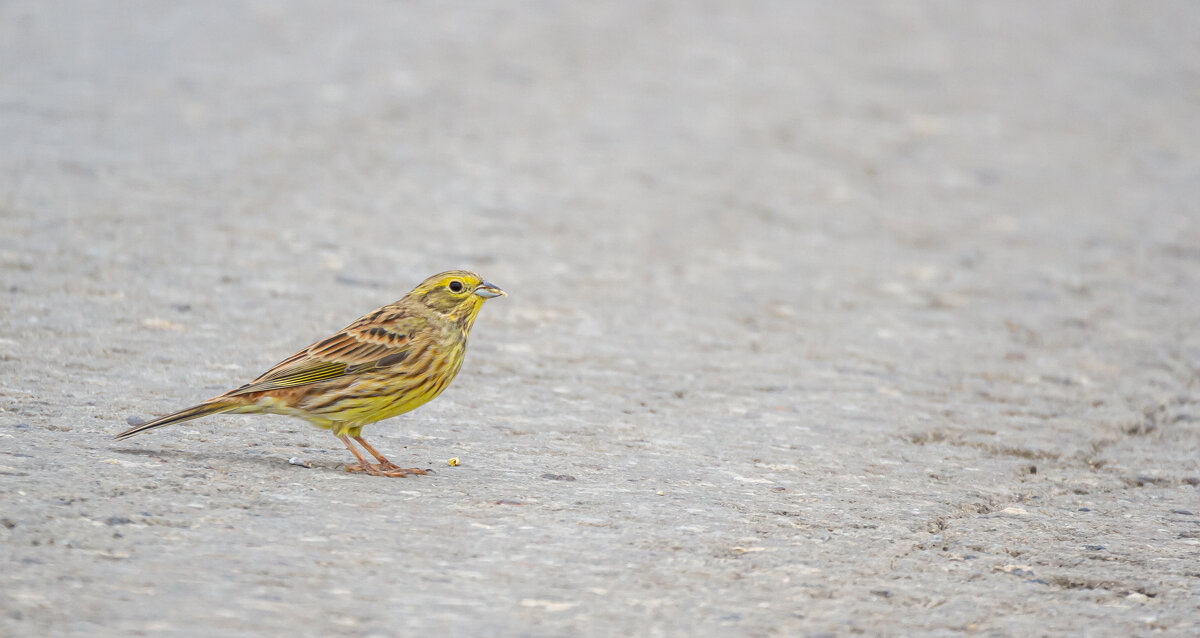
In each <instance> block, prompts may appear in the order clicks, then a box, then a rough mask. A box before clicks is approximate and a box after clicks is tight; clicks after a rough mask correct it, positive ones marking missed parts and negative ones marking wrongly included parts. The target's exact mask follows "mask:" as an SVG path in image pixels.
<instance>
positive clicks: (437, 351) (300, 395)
mask: <svg viewBox="0 0 1200 638" xmlns="http://www.w3.org/2000/svg"><path fill="white" fill-rule="evenodd" d="M506 296H508V295H507V293H505V292H504V291H503V290H501V289H500V287H498V286H496V285H495V284H493V283H490V282H488V281H486V280H484V279H483V278H482V277H480V276H479V275H477V274H475V273H473V272H470V271H468V270H450V271H446V272H443V273H438V274H436V275H433V276H431V277H429V278H428V279H426V280H425V281H422V282H421V283H420V284H419V285H418V286H417V287H416V288H413V290H412V292H409V293H408V294H407V295H405V296H404V297H403V298H401V299H400V300H399V301H396V302H394V303H390V304H388V305H386V306H383V307H381V308H379V309H377V310H374V311H372V312H369V313H367V314H366V315H363V316H362V317H360V318H358V319H357V320H355V321H354V322H352V323H351V324H350V325H348V326H346V327H345V328H343V329H341V330H339V331H338V332H337V333H335V334H334V335H332V336H330V337H328V338H325V339H322V340H320V341H318V342H316V343H314V344H312V345H310V346H308V347H307V348H304V349H303V350H300V351H299V352H297V353H296V354H294V355H292V356H290V357H288V358H287V359H284V360H283V361H280V362H279V363H278V364H276V365H275V367H273V368H271V369H270V370H267V371H266V372H264V373H263V374H261V375H259V377H258V378H256V379H254V380H253V381H251V382H249V383H247V384H245V385H243V386H241V387H239V388H235V389H233V390H230V391H228V392H226V393H224V394H221V395H218V396H215V397H213V398H211V399H208V400H207V401H204V402H203V403H200V404H198V405H194V406H192V407H189V408H184V409H183V410H179V411H178V412H173V413H171V414H168V415H166V416H163V417H160V418H157V419H154V420H152V421H149V422H146V423H141V424H138V425H135V426H134V427H131V428H129V429H128V430H125V431H124V432H121V433H120V434H117V435H116V437H115V438H116V439H117V440H124V439H127V438H129V437H131V436H134V435H135V434H141V433H143V432H147V431H150V430H154V429H157V428H161V427H163V426H167V425H171V424H174V423H182V422H184V421H190V420H192V419H198V418H200V417H203V416H208V415H211V414H221V413H232V414H255V413H268V414H283V415H288V416H294V417H299V418H301V419H304V420H305V421H308V422H309V423H311V424H312V425H315V426H317V427H320V428H324V429H327V430H330V431H332V432H333V435H334V436H336V437H337V438H338V439H339V440H341V442H342V443H343V444H345V445H346V447H347V448H348V449H349V450H350V452H351V453H352V454H353V455H354V457H355V458H356V459H357V463H352V464H348V465H346V470H347V471H350V472H364V473H366V474H370V475H373V476H387V477H403V476H407V475H409V474H425V473H427V470H422V469H420V468H402V467H400V466H398V465H396V464H395V463H392V462H391V461H389V460H387V459H386V458H384V456H383V455H382V454H380V452H379V451H378V450H376V449H375V448H374V447H372V446H371V444H370V443H367V442H366V440H365V439H363V438H362V429H363V427H364V426H366V425H368V424H371V423H374V422H376V421H382V420H383V419H387V418H390V417H393V416H397V415H400V414H404V413H405V412H410V411H412V410H415V409H416V408H419V407H421V406H422V405H425V404H426V403H428V402H430V401H432V400H433V399H434V398H435V397H437V396H438V395H439V394H441V393H442V391H443V390H445V389H446V386H448V385H450V382H451V381H452V380H454V377H455V375H457V374H458V371H459V369H460V368H461V367H462V363H463V359H464V358H465V355H466V350H467V338H468V336H470V333H471V326H472V325H473V324H474V323H475V317H476V315H478V314H479V309H480V308H481V307H483V302H484V301H486V300H488V299H492V298H495V297H506ZM351 440H353V441H355V442H357V443H358V444H359V445H360V446H361V447H362V448H363V450H365V451H366V452H367V453H368V454H370V455H371V456H373V457H375V460H376V461H378V463H371V462H369V461H367V460H366V458H364V457H363V455H362V453H361V452H359V451H358V450H357V449H355V447H354V445H353V444H352V443H351Z"/></svg>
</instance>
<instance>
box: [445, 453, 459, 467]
mask: <svg viewBox="0 0 1200 638" xmlns="http://www.w3.org/2000/svg"><path fill="white" fill-rule="evenodd" d="M446 465H449V466H450V467H458V457H457V456H456V457H454V458H452V459H448V460H447V461H446Z"/></svg>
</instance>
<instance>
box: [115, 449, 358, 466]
mask: <svg viewBox="0 0 1200 638" xmlns="http://www.w3.org/2000/svg"><path fill="white" fill-rule="evenodd" d="M112 450H113V452H116V453H118V454H128V455H130V456H140V457H144V458H150V459H158V460H159V461H161V462H163V463H168V462H175V461H178V462H182V463H184V464H186V465H191V466H195V467H197V468H203V469H209V470H215V469H218V468H216V467H214V463H218V462H219V463H229V464H237V465H254V466H259V467H265V468H270V469H281V468H284V469H290V468H296V469H313V470H339V469H344V468H345V466H346V463H344V462H338V461H332V460H328V459H320V460H311V459H307V458H305V459H304V461H305V462H307V463H309V465H307V466H306V465H297V464H295V463H292V462H291V461H290V458H303V457H300V456H299V455H298V456H296V457H290V458H289V457H286V456H282V455H280V454H278V453H275V452H263V451H258V450H248V451H243V452H196V451H192V450H179V449H172V448H158V449H153V450H150V449H145V448H139V447H117V448H113V449H112Z"/></svg>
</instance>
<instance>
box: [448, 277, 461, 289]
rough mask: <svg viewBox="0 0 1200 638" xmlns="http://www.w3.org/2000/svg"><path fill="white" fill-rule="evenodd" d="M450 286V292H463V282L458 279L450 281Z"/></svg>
mask: <svg viewBox="0 0 1200 638" xmlns="http://www.w3.org/2000/svg"><path fill="white" fill-rule="evenodd" d="M448 288H450V292H462V291H463V285H462V282H461V281H459V280H457V279H455V280H454V281H452V282H450V285H449V286H448Z"/></svg>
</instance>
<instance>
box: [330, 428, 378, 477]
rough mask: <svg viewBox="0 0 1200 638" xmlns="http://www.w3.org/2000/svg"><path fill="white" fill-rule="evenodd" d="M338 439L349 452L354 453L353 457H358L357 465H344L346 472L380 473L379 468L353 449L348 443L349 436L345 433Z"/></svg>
mask: <svg viewBox="0 0 1200 638" xmlns="http://www.w3.org/2000/svg"><path fill="white" fill-rule="evenodd" d="M335 436H336V435H335ZM338 440H340V441H341V442H342V443H345V444H346V449H347V450H350V453H351V454H353V455H354V458H356V459H358V464H357V465H354V464H348V465H346V471H347V472H366V473H367V474H370V475H372V476H379V474H380V470H379V468H377V467H375V466H374V465H371V464H370V463H368V462H367V460H366V459H364V458H363V455H362V454H361V453H360V452H359V451H358V450H356V449H354V446H353V445H350V437H348V436H346V435H342V436H339V437H338Z"/></svg>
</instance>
